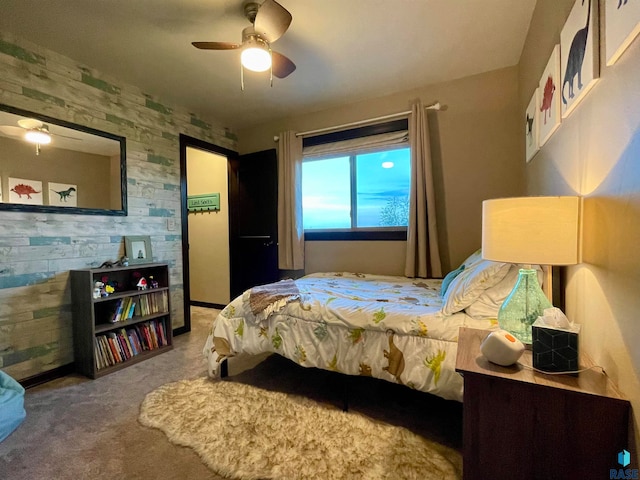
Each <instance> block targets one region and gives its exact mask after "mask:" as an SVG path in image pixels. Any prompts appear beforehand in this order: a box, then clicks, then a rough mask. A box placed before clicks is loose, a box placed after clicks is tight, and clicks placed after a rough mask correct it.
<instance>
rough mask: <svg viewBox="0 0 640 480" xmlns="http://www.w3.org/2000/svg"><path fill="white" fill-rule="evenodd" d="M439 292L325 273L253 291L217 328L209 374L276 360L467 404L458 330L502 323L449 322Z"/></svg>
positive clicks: (459, 316)
mask: <svg viewBox="0 0 640 480" xmlns="http://www.w3.org/2000/svg"><path fill="white" fill-rule="evenodd" d="M440 284H441V281H440V280H423V279H410V278H406V277H389V276H381V275H369V274H352V273H319V274H312V275H308V276H306V277H303V278H301V279H298V280H296V281H295V282H293V281H287V282H286V283H285V282H278V283H276V284H271V286H265V287H259V288H257V289H253V290H247V291H246V292H245V293H244V294H243V295H241V296H239V297H237V298H236V299H234V300H233V301H232V302H231V303H230V304H229V305H227V307H225V309H224V310H223V311H222V312H221V313H220V314H219V315H218V316H217V317H216V318H215V320H214V321H213V325H212V329H211V332H210V334H209V336H208V338H207V341H206V344H205V347H204V350H203V353H204V355H205V356H206V358H207V361H208V367H209V374H210V375H211V376H216V375H217V370H218V368H219V365H220V361H221V360H223V359H224V358H227V357H231V356H236V355H240V354H258V353H263V352H275V353H278V354H280V355H283V356H284V357H286V358H289V359H291V360H293V361H295V362H297V363H299V364H300V365H302V366H305V367H317V368H323V369H327V370H334V371H337V372H341V373H345V374H349V375H368V376H373V377H376V378H381V379H384V380H387V381H391V382H397V383H400V384H403V385H406V386H408V387H410V388H415V389H418V390H421V391H424V392H429V393H432V394H435V395H438V396H440V397H443V398H445V399H452V400H458V401H462V378H461V377H460V375H459V374H458V373H456V372H455V357H456V349H457V340H458V329H459V327H461V326H468V327H475V328H485V329H489V328H494V327H495V326H496V322H495V320H491V319H484V320H477V319H474V318H472V317H470V316H468V315H467V314H465V313H464V312H458V313H455V314H453V315H449V316H446V315H443V314H442V312H441V309H442V298H441V297H440V294H439V292H440ZM252 295H253V298H252ZM270 295H271V296H270ZM258 297H259V298H258ZM265 306H266V307H265ZM263 307H264V308H263Z"/></svg>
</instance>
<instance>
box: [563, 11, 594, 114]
mask: <svg viewBox="0 0 640 480" xmlns="http://www.w3.org/2000/svg"><path fill="white" fill-rule="evenodd" d="M598 38H599V34H598V0H576V3H575V4H574V5H573V8H572V9H571V13H569V17H568V18H567V21H566V23H565V24H564V27H562V31H561V32H560V54H561V55H560V56H561V58H560V65H561V70H560V75H561V79H562V82H561V84H560V85H559V86H560V89H559V94H560V95H559V96H560V98H561V99H562V103H561V109H562V118H566V117H567V116H569V114H570V113H571V112H572V111H573V110H574V109H575V108H576V106H577V105H578V103H579V102H580V101H581V100H582V99H583V98H584V97H585V95H586V94H587V92H588V91H589V90H591V88H593V86H594V85H595V83H596V81H597V79H598V78H599V77H600V61H599V59H600V56H599V49H598Z"/></svg>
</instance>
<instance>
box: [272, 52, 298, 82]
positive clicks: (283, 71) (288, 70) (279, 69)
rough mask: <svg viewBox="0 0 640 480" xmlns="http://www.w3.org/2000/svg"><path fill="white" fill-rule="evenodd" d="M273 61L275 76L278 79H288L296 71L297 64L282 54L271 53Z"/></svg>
mask: <svg viewBox="0 0 640 480" xmlns="http://www.w3.org/2000/svg"><path fill="white" fill-rule="evenodd" d="M271 60H272V62H273V67H272V68H273V74H274V75H275V76H276V77H278V78H284V77H287V76H289V75H291V74H292V73H293V71H294V70H295V69H296V64H295V63H293V62H292V61H291V60H289V59H288V58H287V57H285V56H284V55H282V54H281V53H278V52H274V51H271Z"/></svg>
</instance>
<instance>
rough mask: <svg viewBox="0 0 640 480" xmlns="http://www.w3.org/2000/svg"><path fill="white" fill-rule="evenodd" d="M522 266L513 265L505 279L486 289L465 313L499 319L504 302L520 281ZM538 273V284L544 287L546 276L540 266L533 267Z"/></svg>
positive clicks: (476, 316)
mask: <svg viewBox="0 0 640 480" xmlns="http://www.w3.org/2000/svg"><path fill="white" fill-rule="evenodd" d="M521 268H522V265H511V266H510V268H509V271H508V272H507V274H506V275H505V277H504V278H503V279H502V280H500V281H499V282H498V283H497V284H496V285H494V286H493V287H491V288H488V289H486V290H485V291H484V292H482V293H481V294H480V296H479V297H478V298H477V299H476V300H475V301H474V302H473V303H472V304H471V305H469V306H468V307H466V309H465V312H466V313H467V315H469V316H471V317H473V318H479V319H482V318H498V311H499V310H500V307H501V306H502V302H504V301H505V299H506V298H507V297H508V296H509V294H510V293H511V291H512V290H513V287H515V285H516V282H517V281H518V274H519V270H520V269H521ZM531 268H534V269H536V270H537V271H538V282H539V283H540V285H542V280H543V278H544V275H543V273H542V268H540V266H538V265H532V266H531Z"/></svg>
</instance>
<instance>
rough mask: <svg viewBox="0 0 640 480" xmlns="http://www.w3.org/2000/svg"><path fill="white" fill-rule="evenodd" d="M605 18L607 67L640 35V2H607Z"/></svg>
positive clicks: (613, 0)
mask: <svg viewBox="0 0 640 480" xmlns="http://www.w3.org/2000/svg"><path fill="white" fill-rule="evenodd" d="M604 18H605V22H606V26H605V35H604V36H605V49H606V55H607V65H613V64H614V63H616V61H617V60H618V58H620V56H621V55H622V54H623V53H624V51H625V50H626V49H627V47H628V46H629V45H631V43H632V42H633V40H634V39H635V38H636V37H637V36H638V33H640V2H638V1H637V0H606V4H605V17H604Z"/></svg>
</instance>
